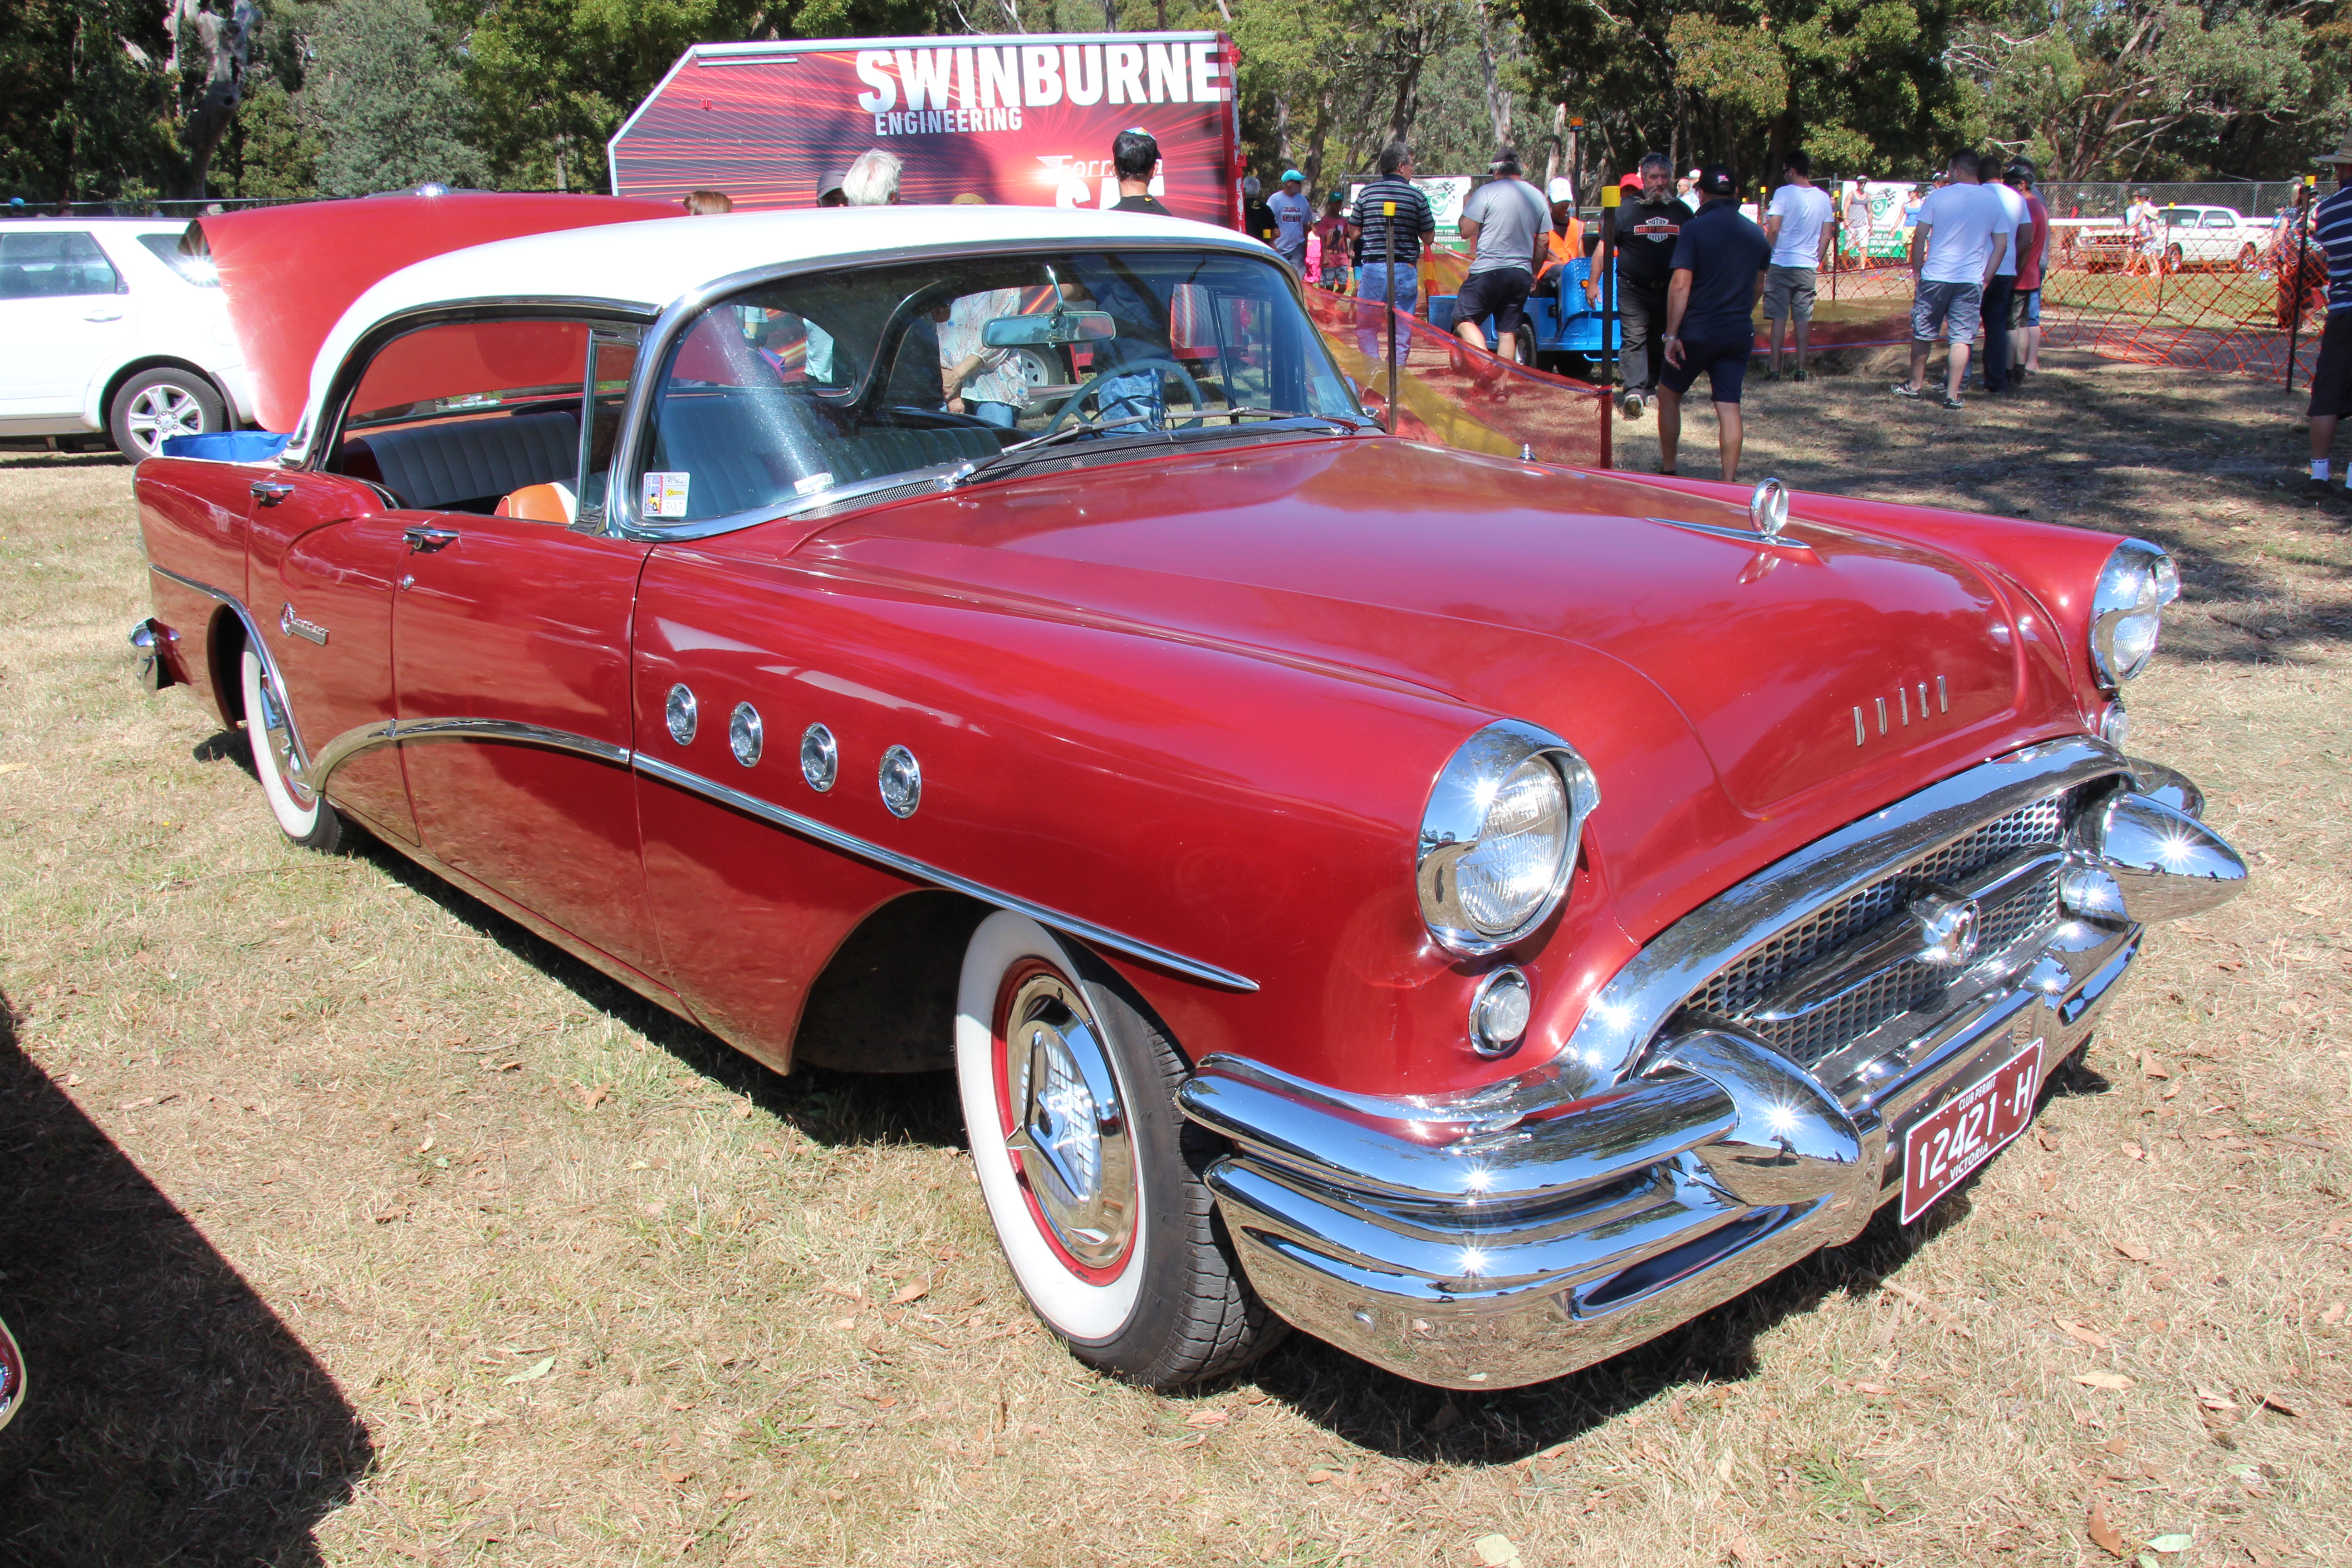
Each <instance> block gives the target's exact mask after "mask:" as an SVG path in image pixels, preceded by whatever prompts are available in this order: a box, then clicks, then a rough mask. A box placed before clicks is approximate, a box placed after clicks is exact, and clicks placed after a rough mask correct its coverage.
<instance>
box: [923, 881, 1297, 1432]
mask: <svg viewBox="0 0 2352 1568" xmlns="http://www.w3.org/2000/svg"><path fill="white" fill-rule="evenodd" d="M955 1028H956V1038H955V1057H956V1078H957V1086H958V1089H959V1091H960V1094H961V1100H962V1103H963V1114H964V1127H965V1130H966V1131H967V1133H968V1134H969V1135H970V1137H971V1160H972V1167H973V1170H974V1171H975V1172H976V1173H977V1174H978V1176H979V1179H980V1190H981V1196H982V1201H983V1202H984V1203H985V1204H986V1205H987V1208H988V1215H989V1220H990V1223H991V1224H992V1226H994V1227H995V1230H996V1236H997V1240H998V1242H999V1243H1000V1245H1002V1246H1003V1249H1004V1256H1005V1259H1006V1261H1007V1262H1008V1263H1010V1264H1011V1265H1012V1268H1013V1278H1014V1279H1016V1280H1017V1281H1018V1282H1019V1284H1020V1286H1021V1289H1022V1293H1023V1294H1024V1295H1025V1296H1027V1297H1028V1299H1029V1303H1030V1305H1031V1307H1033V1308H1034V1310H1035V1311H1036V1313H1037V1315H1038V1317H1040V1318H1041V1319H1043V1320H1044V1321H1045V1325H1046V1327H1048V1328H1050V1329H1051V1330H1053V1331H1054V1332H1055V1334H1056V1335H1058V1336H1059V1337H1060V1338H1061V1339H1062V1340H1063V1341H1064V1342H1066V1343H1067V1344H1068V1345H1069V1347H1070V1349H1071V1352H1072V1353H1074V1354H1075V1355H1076V1356H1077V1358H1078V1359H1079V1360H1081V1361H1083V1362H1085V1363H1087V1364H1088V1365H1090V1366H1093V1367H1096V1368H1097V1369H1098V1370H1101V1371H1104V1372H1108V1373H1112V1374H1114V1375H1116V1376H1119V1377H1123V1378H1126V1379H1128V1380H1129V1381H1130V1382H1134V1383H1139V1384H1144V1385H1145V1386H1147V1387H1152V1388H1174V1387H1180V1386H1181V1385H1183V1384H1188V1383H1192V1382H1197V1381H1198V1380H1200V1379H1202V1378H1205V1377H1213V1376H1215V1375H1217V1374H1219V1373H1224V1372H1230V1371H1232V1370H1234V1368H1236V1367H1239V1366H1242V1365H1244V1364H1246V1363H1248V1362H1250V1361H1252V1360H1254V1359H1255V1358H1256V1357H1257V1356H1258V1355H1259V1354H1261V1353H1263V1352H1264V1351H1265V1349H1266V1348H1267V1347H1268V1346H1270V1345H1272V1344H1273V1343H1274V1342H1276V1340H1277V1339H1279V1338H1280V1336H1281V1334H1282V1332H1283V1325H1282V1324H1281V1322H1280V1321H1279V1320H1277V1319H1276V1318H1274V1317H1273V1316H1272V1315H1271V1314H1270V1313H1269V1312H1267V1311H1266V1310H1265V1307H1264V1306H1262V1305H1261V1304H1260V1303H1259V1302H1258V1300H1256V1298H1255V1296H1254V1295H1253V1294H1251V1292H1250V1290H1249V1289H1248V1286H1247V1285H1246V1283H1245V1282H1244V1280H1243V1279H1242V1276H1241V1272H1240V1270H1239V1268H1237V1267H1236V1265H1235V1264H1234V1258H1233V1254H1232V1249H1231V1247H1229V1246H1228V1245H1227V1244H1226V1242H1225V1240H1224V1237H1223V1232H1222V1230H1221V1229H1220V1226H1219V1222H1218V1220H1217V1218H1216V1215H1215V1205H1214V1200H1213V1198H1212V1197H1211V1196H1210V1194H1209V1192H1208V1189H1207V1188H1206V1187H1205V1186H1204V1185H1203V1184H1202V1181H1201V1176H1200V1172H1201V1169H1202V1167H1203V1166H1204V1165H1205V1164H1206V1163H1207V1162H1208V1161H1209V1160H1210V1159H1212V1158H1213V1157H1214V1156H1215V1153H1216V1152H1217V1151H1216V1144H1215V1141H1214V1140H1213V1139H1212V1138H1210V1137H1209V1136H1208V1135H1207V1134H1205V1133H1203V1132H1202V1131H1200V1130H1199V1129H1198V1128H1195V1127H1193V1126H1192V1125H1191V1124H1190V1123H1188V1122H1186V1121H1184V1120H1183V1118H1182V1116H1181V1113H1180V1112H1179V1111H1178V1110H1177V1109H1176V1089H1177V1086H1178V1085H1179V1084H1181V1082H1182V1081H1183V1078H1184V1064H1183V1062H1182V1060H1181V1058H1179V1057H1178V1056H1177V1054H1176V1051H1175V1049H1174V1047H1173V1046H1172V1045H1171V1043H1170V1042H1169V1040H1168V1038H1167V1037H1166V1036H1165V1035H1164V1034H1163V1033H1162V1032H1161V1031H1160V1029H1158V1028H1156V1027H1154V1026H1153V1025H1152V1024H1151V1023H1150V1021H1149V1020H1148V1019H1147V1018H1146V1017H1145V1016H1144V1014H1143V1012H1142V1011H1141V1009H1140V1006H1139V1004H1137V1003H1135V1002H1131V1001H1130V1000H1129V998H1128V997H1127V996H1126V995H1125V994H1123V987H1121V986H1120V985H1119V984H1118V982H1117V980H1116V978H1115V976H1113V975H1112V973H1110V972H1109V971H1108V969H1107V968H1106V967H1104V966H1103V965H1101V964H1100V963H1097V962H1096V961H1095V960H1094V959H1093V957H1092V955H1091V954H1088V953H1087V952H1083V951H1082V950H1076V949H1074V948H1073V947H1072V946H1071V945H1070V944H1067V943H1066V942H1063V941H1062V940H1061V939H1059V938H1057V937H1055V935H1054V934H1053V933H1052V932H1050V931H1046V930H1045V928H1044V927H1042V926H1040V925H1039V924H1037V922H1036V921H1032V920H1030V919H1029V918H1028V917H1026V916H1024V915H1017V914H1013V913H1011V912H1010V911H1005V910H1000V911H998V912H997V913H995V914H992V915H991V916H989V917H988V918H987V919H986V920H984V921H982V922H981V924H980V928H979V929H978V930H977V931H974V932H973V933H972V935H971V942H970V943H969V945H968V946H967V947H966V948H965V950H964V962H963V973H962V975H961V979H960V981H959V984H958V987H957V996H956V1025H955Z"/></svg>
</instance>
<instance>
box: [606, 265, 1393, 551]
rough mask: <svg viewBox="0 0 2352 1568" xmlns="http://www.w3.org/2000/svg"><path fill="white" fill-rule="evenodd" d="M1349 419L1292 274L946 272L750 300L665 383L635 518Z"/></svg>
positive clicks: (706, 331) (1160, 269)
mask: <svg viewBox="0 0 2352 1568" xmlns="http://www.w3.org/2000/svg"><path fill="white" fill-rule="evenodd" d="M1285 417H1300V418H1309V419H1320V420H1325V421H1329V420H1335V419H1336V420H1342V421H1346V422H1348V423H1349V424H1355V423H1358V422H1360V421H1361V419H1362V414H1361V411H1360V409H1359V408H1358V406H1357V405H1356V401H1355V398H1354V397H1353V395H1351V394H1350V393H1349V389H1348V386H1347V384H1346V382H1345V381H1344V380H1343V379H1342V378H1341V377H1340V375H1339V371H1338V370H1337V369H1336V368H1335V367H1334V366H1333V364H1332V363H1331V359H1330V356H1329V354H1328V353H1326V352H1325V350H1324V347H1323V343H1322V341H1321V339H1320V338H1319V337H1318V336H1317V334H1316V331H1315V327H1314V323H1313V322H1312V321H1309V320H1308V319H1307V314H1306V312H1305V310H1302V309H1301V308H1300V306H1299V303H1298V300H1297V296H1296V295H1295V294H1294V293H1293V292H1292V289H1291V285H1290V280H1289V278H1288V276H1287V275H1286V273H1285V272H1284V271H1283V270H1282V269H1281V268H1279V267H1277V266H1276V264H1275V263H1274V261H1273V260H1272V258H1267V259H1265V260H1260V259H1257V258H1253V257H1249V256H1244V255H1234V254H1230V253H1226V252H1222V251H1177V250H1169V251H1154V250H1141V251H1120V252H1116V253H1113V252H1106V251H1099V250H1097V251H1072V252H1066V253H1053V254H1032V255H1026V256H1019V257H974V256H960V255H954V254H948V255H942V256H939V257H936V258H931V259H929V260H925V261H920V262H907V263H901V264H898V265H895V266H889V267H868V268H840V269H838V270H834V271H829V272H824V273H820V274H814V275H811V276H807V277H803V278H795V279H789V280H787V281H784V282H781V283H772V284H763V285H761V286H759V287H757V288H753V289H746V290H745V291H744V292H742V293H740V294H737V295H734V296H731V297H730V298H729V299H727V300H722V301H720V302H719V303H718V304H716V305H713V306H711V307H710V308H709V310H705V311H703V312H702V314H701V315H700V316H698V317H697V318H696V319H695V321H693V323H692V324H691V325H690V326H689V327H688V329H687V330H686V331H684V332H682V333H681V334H679V337H678V339H677V344H676V346H675V348H674V349H673V350H672V352H671V353H670V355H669V358H668V363H667V365H666V366H665V367H664V369H663V371H662V381H661V383H660V391H659V395H658V396H657V398H656V402H655V405H654V409H653V417H652V421H651V430H650V432H649V435H648V445H647V447H646V451H645V458H644V466H643V468H642V469H641V470H640V476H641V477H640V480H639V486H638V490H637V495H636V500H637V502H638V509H637V510H638V512H639V515H640V516H642V517H643V518H644V519H645V520H646V521H648V522H671V521H699V520H703V519H708V518H716V517H727V516H730V515H732V514H735V513H738V512H746V511H753V510H774V509H776V508H780V507H785V506H791V505H793V504H795V503H798V502H802V501H814V500H821V499H825V498H829V497H831V496H832V495H834V494H835V492H837V491H841V490H844V489H850V488H852V487H861V486H872V485H876V484H877V482H880V481H887V480H888V479H890V478H891V477H892V476H896V475H902V474H908V473H914V472H919V471H921V470H924V469H932V468H950V467H952V466H955V465H960V464H962V463H967V462H977V461H982V460H985V459H988V458H994V457H995V456H996V455H997V454H999V453H1000V452H1003V450H1005V449H1006V448H1007V447H1013V446H1017V445H1019V444H1021V443H1023V442H1025V441H1032V440H1037V439H1039V438H1041V437H1052V438H1053V446H1054V449H1055V450H1056V451H1059V452H1069V451H1074V450H1078V449H1081V448H1082V447H1083V445H1084V444H1086V443H1088V442H1094V441H1104V440H1113V439H1117V438H1118V437H1134V436H1160V437H1169V436H1173V437H1179V438H1188V437H1189V438H1197V439H1216V438H1220V437H1222V436H1224V435H1226V434H1228V433H1231V432H1234V431H1245V430H1248V429H1251V428H1258V427H1263V426H1265V423H1266V422H1267V421H1269V420H1272V419H1279V418H1285Z"/></svg>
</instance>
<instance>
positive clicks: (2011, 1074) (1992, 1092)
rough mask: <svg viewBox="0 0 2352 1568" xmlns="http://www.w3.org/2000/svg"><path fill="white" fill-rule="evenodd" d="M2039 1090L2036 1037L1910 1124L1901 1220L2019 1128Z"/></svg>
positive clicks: (1944, 1190) (1915, 1213)
mask: <svg viewBox="0 0 2352 1568" xmlns="http://www.w3.org/2000/svg"><path fill="white" fill-rule="evenodd" d="M2041 1089H2042V1042H2041V1041H2040V1040H2039V1039H2036V1040H2035V1041H2034V1042H2033V1043H2032V1045H2030V1046H2028V1047H2025V1048H2024V1049H2023V1050H2021V1051H2020V1052H2018V1053H2017V1054H2016V1055H2015V1056H2013V1057H2011V1058H2009V1060H2007V1061H2005V1062H2003V1063H2001V1064H2000V1066H1999V1067H1997V1068H1994V1069H1993V1070H1992V1071H1991V1072H1990V1074H1988V1075H1987V1076H1985V1077H1984V1078H1981V1079H1978V1080H1977V1082H1976V1083H1975V1084H1974V1085H1973V1086H1971V1087H1970V1088H1969V1089H1965V1090H1963V1091H1962V1092H1961V1093H1959V1094H1958V1095H1955V1096H1954V1097H1953V1098H1952V1099H1951V1100H1950V1101H1949V1102H1948V1103H1947V1104H1945V1105H1944V1106H1942V1107H1941V1108H1940V1109H1938V1110H1937V1111H1936V1113H1935V1114H1934V1115H1932V1116H1930V1117H1927V1119H1926V1120H1925V1121H1920V1122H1918V1123H1917V1124H1916V1125H1915V1126H1914V1127H1913V1128H1912V1129H1911V1131H1910V1132H1909V1133H1908V1134H1906V1136H1905V1138H1904V1140H1903V1223H1904V1224H1905V1225H1909V1224H1910V1223H1911V1222H1912V1221H1913V1220H1915V1219H1917V1218H1918V1217H1919V1216H1920V1215H1922V1214H1925V1213H1926V1212H1927V1208H1928V1206H1929V1205H1932V1204H1933V1203H1934V1202H1935V1201H1936V1200H1937V1198H1940V1197H1942V1196H1943V1195H1944V1194H1946V1193H1948V1192H1950V1191H1951V1190H1952V1189H1953V1188H1954V1187H1956V1186H1958V1184H1960V1182H1961V1180H1962V1179H1963V1178H1965V1177H1966V1176H1967V1175H1968V1173H1969V1172H1970V1171H1973V1170H1975V1169H1976V1168H1977V1167H1978V1166H1979V1165H1981V1164H1983V1163H1985V1162H1986V1161H1987V1160H1990V1159H1991V1158H1992V1157H1993V1154H1994V1152H1996V1151H1997V1150H1999V1149H2000V1146H2001V1145H2002V1144H2004V1143H2006V1142H2009V1141H2010V1140H2011V1139H2012V1138H2014V1137H2016V1136H2017V1135H2018V1134H2019V1133H2020V1132H2022V1131H2025V1124H2026V1123H2027V1122H2029V1121H2032V1120H2033V1101H2034V1097H2035V1096H2036V1095H2037V1094H2039V1093H2040V1092H2041Z"/></svg>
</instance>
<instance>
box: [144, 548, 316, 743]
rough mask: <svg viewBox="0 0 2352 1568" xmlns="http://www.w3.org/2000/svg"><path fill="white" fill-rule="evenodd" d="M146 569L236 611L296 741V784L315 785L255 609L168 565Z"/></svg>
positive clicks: (298, 726) (291, 707)
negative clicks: (249, 608)
mask: <svg viewBox="0 0 2352 1568" xmlns="http://www.w3.org/2000/svg"><path fill="white" fill-rule="evenodd" d="M147 570H148V571H150V572H152V573H154V574H156V575H157V576H159V577H168V578H170V579H171V580H172V581H173V582H174V583H177V584H180V586H181V587H183V588H193V589H194V590H195V591H196V592H197V593H199V594H202V595H205V597H207V598H211V599H217V600H218V601H220V603H222V604H224V605H227V606H228V607H229V608H230V609H232V610H234V611H236V618H237V619H238V620H239V621H241V622H243V623H244V625H245V640H246V646H247V647H250V648H252V649H253V651H254V652H255V653H257V654H258V655H259V656H260V657H261V672H262V674H263V675H264V676H265V677H266V678H267V679H268V681H269V686H270V689H271V690H272V691H274V692H275V693H276V694H277V697H278V711H279V712H280V713H281V714H283V715H284V717H285V720H286V738H287V740H288V741H289V742H292V744H293V753H292V755H290V756H289V757H288V758H287V759H286V760H287V764H288V771H289V773H290V775H291V777H292V780H293V782H294V783H295V784H298V785H299V786H300V787H301V788H303V789H310V788H313V787H314V786H313V785H312V784H311V783H310V752H307V751H305V750H304V749H303V747H302V726H301V724H300V723H299V721H297V720H296V719H295V717H294V705H293V704H292V703H290V702H289V701H287V700H286V672H285V671H283V670H281V669H280V668H278V656H277V655H276V654H274V653H272V652H270V651H269V643H268V640H267V639H266V638H264V637H262V635H261V623H260V622H258V621H257V620H255V619H254V618H253V612H252V611H251V610H248V609H247V608H246V607H245V601H244V600H242V599H240V598H238V597H237V596H236V595H235V594H232V593H230V592H228V590H226V589H225V588H215V587H214V586H213V585H212V584H210V583H200V582H198V581H197V580H196V579H195V578H194V577H191V576H188V575H187V574H184V573H181V572H174V571H173V570H172V569H171V568H170V567H169V566H158V565H156V564H155V563H153V562H152V561H150V562H149V563H147Z"/></svg>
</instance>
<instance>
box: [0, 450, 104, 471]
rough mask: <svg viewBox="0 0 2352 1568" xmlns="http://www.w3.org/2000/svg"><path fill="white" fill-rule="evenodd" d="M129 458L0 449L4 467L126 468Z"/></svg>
mask: <svg viewBox="0 0 2352 1568" xmlns="http://www.w3.org/2000/svg"><path fill="white" fill-rule="evenodd" d="M129 467H131V459H130V458H126V457H124V456H123V455H122V454H121V453H120V452H115V451H106V452H10V451H6V450H5V449H0V469H5V468H129Z"/></svg>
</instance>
